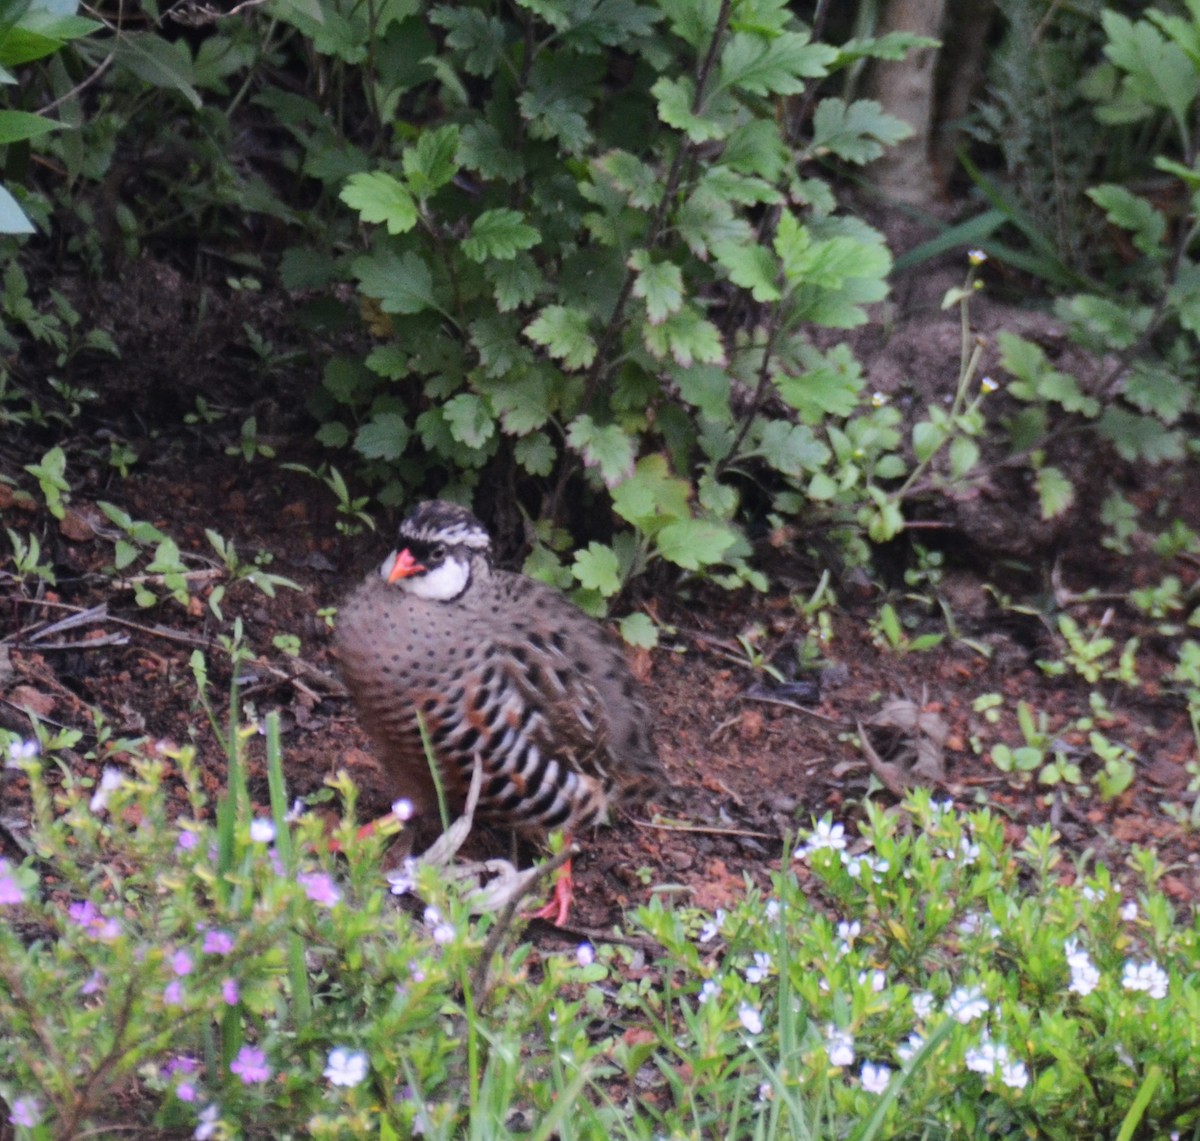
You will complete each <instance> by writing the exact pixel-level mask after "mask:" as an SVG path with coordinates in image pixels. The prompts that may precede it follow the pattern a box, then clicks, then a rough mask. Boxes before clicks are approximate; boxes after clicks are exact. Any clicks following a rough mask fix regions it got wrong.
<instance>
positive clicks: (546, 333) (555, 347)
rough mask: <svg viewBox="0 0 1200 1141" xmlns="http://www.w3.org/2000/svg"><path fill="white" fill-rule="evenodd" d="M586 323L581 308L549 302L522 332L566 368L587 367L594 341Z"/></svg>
mask: <svg viewBox="0 0 1200 1141" xmlns="http://www.w3.org/2000/svg"><path fill="white" fill-rule="evenodd" d="M588 325H589V317H588V314H587V313H585V312H584V311H583V310H582V309H573V308H570V307H568V306H566V305H549V306H547V307H546V308H545V309H543V310H542V312H541V314H540V316H538V317H537V319H536V320H534V321H531V322H530V323H529V324H528V325H527V326H526V327H525V335H526V336H527V337H528V338H529V339H530V340H531V341H533V342H534V344H538V345H542V346H544V347H545V349H546V351H547V352H549V354H550V355H551V356H552V357H554V358H555V359H556V360H561V361H562V362H563V364H564V365H565V366H566V367H567V368H571V369H577V368H587V367H588V365H590V364H591V363H592V361H594V360H595V359H596V342H595V341H594V340H593V339H592V336H591V334H590V333H589V332H588Z"/></svg>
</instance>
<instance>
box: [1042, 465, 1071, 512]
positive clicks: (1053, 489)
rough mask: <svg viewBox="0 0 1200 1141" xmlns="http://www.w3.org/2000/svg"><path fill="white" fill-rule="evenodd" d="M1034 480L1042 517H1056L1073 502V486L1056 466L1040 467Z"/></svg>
mask: <svg viewBox="0 0 1200 1141" xmlns="http://www.w3.org/2000/svg"><path fill="white" fill-rule="evenodd" d="M1035 482H1036V484H1037V492H1038V499H1039V500H1040V501H1041V504H1042V518H1043V519H1055V518H1057V517H1058V516H1059V515H1062V514H1063V513H1064V512H1066V510H1067V509H1068V508H1069V507H1070V506H1071V504H1072V503H1074V502H1075V487H1074V485H1073V484H1072V483H1071V481H1070V480H1069V479H1067V477H1066V476H1065V475H1063V473H1062V472H1061V471H1059V469H1058V468H1056V467H1044V468H1041V469H1040V470H1039V471H1038V473H1037V476H1036V477H1035Z"/></svg>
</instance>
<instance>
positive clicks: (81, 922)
mask: <svg viewBox="0 0 1200 1141" xmlns="http://www.w3.org/2000/svg"><path fill="white" fill-rule="evenodd" d="M67 918H68V919H69V920H70V921H71V922H72V923H74V924H75V925H76V926H77V927H82V928H83V929H84V930H85V931H86V932H87V933H88V934H89V935H91V936H92V938H93V939H99V940H100V942H102V943H111V942H112V941H113V940H114V939H116V938H117V936H118V935H120V934H121V925H120V924H119V923H118V922H117V921H116V920H115V919H107V918H105V916H104V915H103V913H102V912H101V911H100V910H99V908H97V907H96V905H95V904H94V903H93V902H92V901H91V900H90V899H84V900H81V901H79V902H77V903H73V904H71V906H70V907H68V908H67Z"/></svg>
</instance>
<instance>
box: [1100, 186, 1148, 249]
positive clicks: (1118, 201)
mask: <svg viewBox="0 0 1200 1141" xmlns="http://www.w3.org/2000/svg"><path fill="white" fill-rule="evenodd" d="M1087 196H1088V197H1089V198H1090V199H1091V200H1092V201H1093V202H1095V203H1096V205H1097V206H1099V207H1100V209H1101V210H1103V211H1104V214H1105V216H1106V217H1107V218H1108V220H1109V221H1110V222H1111V223H1112V224H1113V225H1114V226H1120V227H1121V229H1123V230H1128V231H1129V232H1130V233H1131V234H1132V235H1133V244H1134V245H1135V246H1136V247H1137V248H1138V249H1139V250H1141V251H1142V253H1144V254H1148V255H1150V256H1155V255H1159V256H1161V255H1162V254H1163V253H1164V250H1163V248H1162V239H1163V234H1164V233H1165V232H1166V228H1167V220H1166V219H1165V218H1164V217H1163V216H1162V215H1161V214H1160V213H1159V212H1158V211H1157V210H1155V209H1154V207H1153V206H1151V205H1150V203H1149V202H1147V201H1146V199H1144V198H1139V197H1138V196H1137V195H1136V194H1131V193H1130V192H1129V191H1128V190H1126V189H1125V187H1123V186H1112V185H1106V186H1096V187H1093V188H1092V189H1091V190H1089V191H1088V192H1087Z"/></svg>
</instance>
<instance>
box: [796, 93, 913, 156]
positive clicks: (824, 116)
mask: <svg viewBox="0 0 1200 1141" xmlns="http://www.w3.org/2000/svg"><path fill="white" fill-rule="evenodd" d="M912 133H913V132H912V127H910V126H909V125H908V124H907V123H906V122H904V120H903V119H897V118H896V117H895V116H894V115H888V114H886V113H885V112H884V110H883V106H882V105H881V104H879V103H877V102H876V101H875V100H874V99H857V100H855V101H854V102H853V103H847V102H846V101H845V100H844V99H837V98H832V97H831V98H829V99H822V100H821V102H820V103H818V104H817V109H816V111H815V112H814V113H813V137H812V142H811V143H810V144H809V145H810V147H811V148H812V149H813V151H815V152H816V153H818V154H819V153H820V152H821V151H831V152H832V153H833V154H835V155H837V156H838V157H839V158H842V159H845V160H846V161H847V162H853V163H858V164H860V165H862V164H864V163H868V162H871V161H872V160H873V159H877V158H878V157H879V156H880V155H881V154H883V152H884V148H885V147H889V146H892V145H893V144H894V143H898V142H899V141H900V140H901V139H907V138H908V137H909V135H911V134H912Z"/></svg>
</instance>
